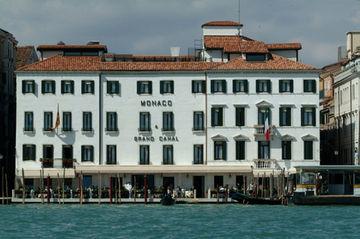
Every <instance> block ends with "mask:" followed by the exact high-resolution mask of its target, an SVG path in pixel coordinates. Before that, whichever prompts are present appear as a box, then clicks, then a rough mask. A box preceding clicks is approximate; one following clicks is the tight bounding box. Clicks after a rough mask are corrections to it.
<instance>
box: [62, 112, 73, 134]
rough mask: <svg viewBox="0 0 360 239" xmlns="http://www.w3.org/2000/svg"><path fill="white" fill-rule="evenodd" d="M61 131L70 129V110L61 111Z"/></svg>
mask: <svg viewBox="0 0 360 239" xmlns="http://www.w3.org/2000/svg"><path fill="white" fill-rule="evenodd" d="M62 130H63V131H72V126H71V112H63V128H62Z"/></svg>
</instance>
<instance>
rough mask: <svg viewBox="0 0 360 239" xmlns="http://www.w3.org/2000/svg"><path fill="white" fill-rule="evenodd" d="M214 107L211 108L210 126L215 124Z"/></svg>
mask: <svg viewBox="0 0 360 239" xmlns="http://www.w3.org/2000/svg"><path fill="white" fill-rule="evenodd" d="M214 119H215V108H211V126H215V122H214V121H215V120H214Z"/></svg>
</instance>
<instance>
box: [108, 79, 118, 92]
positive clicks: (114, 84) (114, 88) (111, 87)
mask: <svg viewBox="0 0 360 239" xmlns="http://www.w3.org/2000/svg"><path fill="white" fill-rule="evenodd" d="M106 88H107V93H108V94H120V83H119V82H118V81H107V82H106Z"/></svg>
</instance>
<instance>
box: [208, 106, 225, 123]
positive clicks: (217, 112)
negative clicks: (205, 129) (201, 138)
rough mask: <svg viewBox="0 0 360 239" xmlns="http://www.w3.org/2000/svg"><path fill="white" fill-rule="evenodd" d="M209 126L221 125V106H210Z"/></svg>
mask: <svg viewBox="0 0 360 239" xmlns="http://www.w3.org/2000/svg"><path fill="white" fill-rule="evenodd" d="M211 126H223V107H212V108H211Z"/></svg>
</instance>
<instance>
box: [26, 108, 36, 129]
mask: <svg viewBox="0 0 360 239" xmlns="http://www.w3.org/2000/svg"><path fill="white" fill-rule="evenodd" d="M24 131H34V113H33V112H25V114H24Z"/></svg>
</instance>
